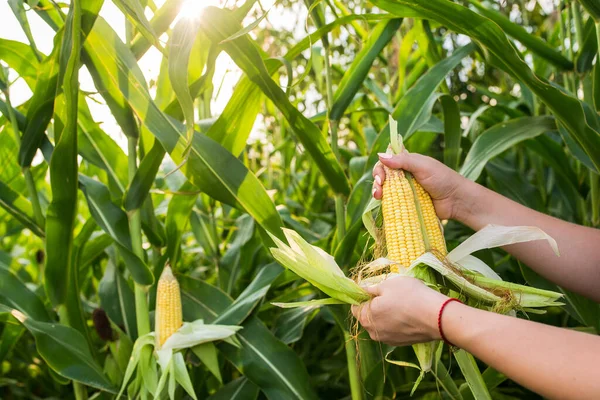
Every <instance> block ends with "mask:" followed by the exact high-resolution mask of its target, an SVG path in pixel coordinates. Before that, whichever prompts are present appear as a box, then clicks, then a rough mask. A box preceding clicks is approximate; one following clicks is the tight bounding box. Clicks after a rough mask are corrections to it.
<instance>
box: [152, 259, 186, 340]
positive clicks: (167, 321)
mask: <svg viewBox="0 0 600 400" xmlns="http://www.w3.org/2000/svg"><path fill="white" fill-rule="evenodd" d="M181 325H183V317H182V312H181V293H180V291H179V283H178V282H177V279H176V278H175V276H174V275H173V271H171V267H170V266H168V265H167V266H165V269H164V270H163V272H162V274H161V275H160V279H159V281H158V287H157V289H156V310H155V326H154V328H155V329H154V330H155V334H156V348H157V349H160V348H161V346H162V345H163V344H164V343H165V341H166V340H167V339H168V338H169V337H170V336H171V335H172V334H173V333H175V332H176V331H177V330H178V329H179V328H181Z"/></svg>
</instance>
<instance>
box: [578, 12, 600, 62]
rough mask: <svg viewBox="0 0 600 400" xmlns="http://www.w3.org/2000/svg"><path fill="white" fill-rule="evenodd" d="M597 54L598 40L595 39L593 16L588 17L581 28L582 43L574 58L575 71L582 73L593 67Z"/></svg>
mask: <svg viewBox="0 0 600 400" xmlns="http://www.w3.org/2000/svg"><path fill="white" fill-rule="evenodd" d="M596 54H598V41H597V39H596V25H595V24H594V20H593V18H588V20H587V22H586V24H585V27H584V28H583V43H582V44H581V49H580V50H579V52H578V53H577V57H576V58H575V67H576V69H577V72H579V73H584V72H588V71H591V70H592V69H593V68H594V64H593V63H594V59H595V58H596Z"/></svg>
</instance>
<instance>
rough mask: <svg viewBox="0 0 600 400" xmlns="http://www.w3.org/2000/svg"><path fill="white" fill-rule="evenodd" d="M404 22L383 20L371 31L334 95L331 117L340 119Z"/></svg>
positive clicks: (400, 20)
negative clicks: (376, 60) (374, 63)
mask: <svg viewBox="0 0 600 400" xmlns="http://www.w3.org/2000/svg"><path fill="white" fill-rule="evenodd" d="M401 24H402V19H391V20H388V21H382V22H380V23H379V24H377V26H375V28H374V29H373V31H372V32H371V34H370V35H369V38H368V39H367V41H366V42H365V44H364V45H363V47H362V49H361V50H360V51H359V52H358V53H357V54H356V55H355V57H354V61H352V64H351V65H350V68H348V70H347V71H346V73H345V74H344V76H343V77H342V80H341V82H340V84H339V86H338V88H337V90H336V91H335V93H334V95H333V105H332V107H331V111H330V113H329V118H330V119H331V120H333V121H339V119H340V118H341V117H342V116H343V115H344V112H345V111H346V108H348V105H349V104H350V102H351V101H352V99H353V98H354V96H355V95H356V93H357V92H358V90H359V89H360V87H361V86H362V84H363V81H364V80H365V78H366V77H367V74H368V73H369V70H370V69H371V66H372V65H373V62H374V61H375V59H377V57H378V56H379V54H380V53H381V51H382V50H383V48H384V47H385V46H387V44H388V43H389V42H390V41H391V40H392V39H393V38H394V36H395V35H396V32H397V31H398V29H399V28H400V25H401Z"/></svg>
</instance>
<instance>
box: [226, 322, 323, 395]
mask: <svg viewBox="0 0 600 400" xmlns="http://www.w3.org/2000/svg"><path fill="white" fill-rule="evenodd" d="M243 327H244V329H242V330H241V331H240V332H238V334H237V338H238V339H239V341H240V343H241V345H242V347H241V348H236V347H234V346H231V345H229V344H220V345H219V346H218V347H219V349H220V350H221V352H222V353H223V354H224V355H225V357H227V359H228V360H229V361H231V362H232V363H233V365H235V367H236V368H237V369H238V370H240V371H242V372H243V373H244V375H245V376H246V377H247V378H248V379H249V380H251V381H252V382H253V383H254V384H256V385H257V386H259V387H260V388H261V390H262V391H263V393H265V395H266V396H267V398H268V399H271V400H275V399H282V398H285V399H297V400H310V399H316V398H317V395H316V394H315V393H314V392H313V389H312V388H311V387H310V386H309V385H307V384H306V382H307V380H308V379H309V377H308V374H307V372H306V369H305V368H304V366H303V365H302V362H301V361H300V359H299V358H298V356H297V355H296V353H294V351H293V350H292V349H290V348H289V347H288V346H286V345H285V344H283V343H282V342H281V341H279V340H277V338H275V336H273V334H272V333H271V331H269V330H268V329H267V327H266V326H265V325H264V324H263V323H262V322H261V321H260V320H258V319H257V318H256V317H253V318H250V319H249V320H248V321H247V322H246V323H244V325H243Z"/></svg>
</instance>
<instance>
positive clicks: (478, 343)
mask: <svg viewBox="0 0 600 400" xmlns="http://www.w3.org/2000/svg"><path fill="white" fill-rule="evenodd" d="M368 290H369V291H370V292H371V293H372V294H373V295H375V296H376V297H374V298H373V300H371V302H369V303H366V304H364V305H361V306H353V307H352V312H353V314H354V315H355V316H356V317H357V319H358V320H359V321H360V323H361V325H362V326H363V327H364V328H365V329H366V330H367V331H368V332H369V334H370V335H371V338H372V339H374V340H379V341H382V342H385V343H388V344H390V345H393V346H405V345H409V344H414V343H422V342H428V341H431V340H439V339H440V334H439V331H438V327H437V315H438V312H439V310H440V307H441V305H442V304H443V302H444V301H445V300H446V299H447V297H446V296H444V295H443V294H441V293H439V292H436V291H434V290H432V289H430V288H428V287H427V286H425V285H424V284H423V283H422V282H421V281H419V280H417V279H414V278H407V277H397V278H392V279H389V280H386V281H384V282H383V283H381V284H380V285H378V286H375V287H371V288H369V289H368ZM442 328H443V330H444V334H445V336H446V338H447V339H448V340H449V341H450V342H452V343H453V344H455V345H457V346H458V347H460V348H462V349H465V350H466V351H468V352H469V353H471V354H473V355H474V356H475V357H477V358H479V359H480V360H482V361H484V362H485V363H486V364H488V365H489V366H491V367H493V368H495V369H497V370H498V371H500V372H502V373H503V374H505V375H506V376H508V377H509V378H510V379H512V380H514V381H516V382H518V383H519V384H521V385H523V386H525V387H527V388H529V389H531V390H533V391H535V392H537V393H540V394H541V395H543V396H545V397H548V398H551V399H598V398H600V379H598V367H597V355H598V354H600V337H597V336H594V335H590V334H586V333H581V332H576V331H571V330H567V329H561V328H556V327H551V326H546V325H543V324H539V323H535V322H531V321H526V320H522V319H517V318H514V317H508V316H504V315H499V314H494V313H491V312H488V311H482V310H478V309H475V308H471V307H468V306H466V305H462V304H459V303H456V302H452V303H449V304H448V305H447V307H446V308H445V310H444V313H443V315H442Z"/></svg>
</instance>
